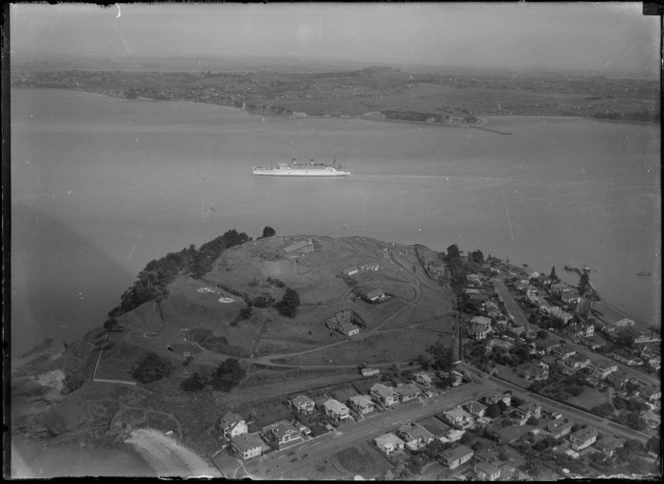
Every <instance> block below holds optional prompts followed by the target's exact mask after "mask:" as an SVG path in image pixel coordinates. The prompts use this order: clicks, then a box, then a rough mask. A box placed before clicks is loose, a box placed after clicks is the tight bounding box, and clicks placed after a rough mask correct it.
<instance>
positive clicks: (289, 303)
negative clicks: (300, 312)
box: [275, 287, 300, 318]
mask: <svg viewBox="0 0 664 484" xmlns="http://www.w3.org/2000/svg"><path fill="white" fill-rule="evenodd" d="M299 306H300V295H299V294H298V293H297V291H295V290H294V289H291V288H290V287H287V288H286V293H285V294H284V297H283V298H282V299H281V301H279V302H278V303H277V304H276V305H275V307H276V308H277V311H279V314H281V315H282V316H285V317H288V318H294V317H295V315H296V314H297V308H298V307H299Z"/></svg>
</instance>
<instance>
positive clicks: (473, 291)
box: [463, 287, 480, 296]
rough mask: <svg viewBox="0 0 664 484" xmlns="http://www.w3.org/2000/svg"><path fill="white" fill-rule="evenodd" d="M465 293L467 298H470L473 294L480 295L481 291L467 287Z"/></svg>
mask: <svg viewBox="0 0 664 484" xmlns="http://www.w3.org/2000/svg"><path fill="white" fill-rule="evenodd" d="M463 292H464V293H465V294H466V295H467V296H470V295H471V294H479V293H480V290H479V289H475V288H472V287H467V288H466V289H464V290H463Z"/></svg>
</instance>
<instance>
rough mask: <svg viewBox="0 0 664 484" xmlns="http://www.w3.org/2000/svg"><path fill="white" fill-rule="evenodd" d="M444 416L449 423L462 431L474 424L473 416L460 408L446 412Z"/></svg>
mask: <svg viewBox="0 0 664 484" xmlns="http://www.w3.org/2000/svg"><path fill="white" fill-rule="evenodd" d="M443 415H444V416H445V420H447V421H448V422H449V423H451V424H452V425H456V426H458V427H461V428H462V429H467V428H468V427H470V426H471V425H472V424H473V423H474V420H473V416H472V415H470V414H469V413H468V412H466V411H465V410H463V409H461V408H459V407H457V408H453V409H451V410H446V411H445V412H443Z"/></svg>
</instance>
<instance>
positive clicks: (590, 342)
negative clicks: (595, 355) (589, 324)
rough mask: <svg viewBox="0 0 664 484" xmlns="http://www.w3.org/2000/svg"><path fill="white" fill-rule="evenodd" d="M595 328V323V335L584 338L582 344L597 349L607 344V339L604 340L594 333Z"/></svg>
mask: <svg viewBox="0 0 664 484" xmlns="http://www.w3.org/2000/svg"><path fill="white" fill-rule="evenodd" d="M594 328H595V326H594V325H593V336H590V337H589V338H587V339H584V340H582V341H581V344H582V345H584V346H587V347H588V348H590V349H591V350H593V351H596V350H598V349H600V348H603V347H604V346H606V341H604V340H603V339H602V338H600V337H599V336H597V335H596V334H594Z"/></svg>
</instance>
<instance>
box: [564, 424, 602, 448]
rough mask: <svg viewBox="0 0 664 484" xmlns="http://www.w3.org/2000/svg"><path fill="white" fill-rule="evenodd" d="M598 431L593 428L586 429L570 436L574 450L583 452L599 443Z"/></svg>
mask: <svg viewBox="0 0 664 484" xmlns="http://www.w3.org/2000/svg"><path fill="white" fill-rule="evenodd" d="M597 435H598V433H597V430H595V429H592V428H589V427H587V428H585V429H580V430H577V431H576V432H573V433H571V434H570V436H569V441H570V442H571V443H572V449H574V450H575V451H577V452H578V451H580V450H583V449H585V448H587V447H590V446H591V445H593V444H594V443H595V441H597Z"/></svg>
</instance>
